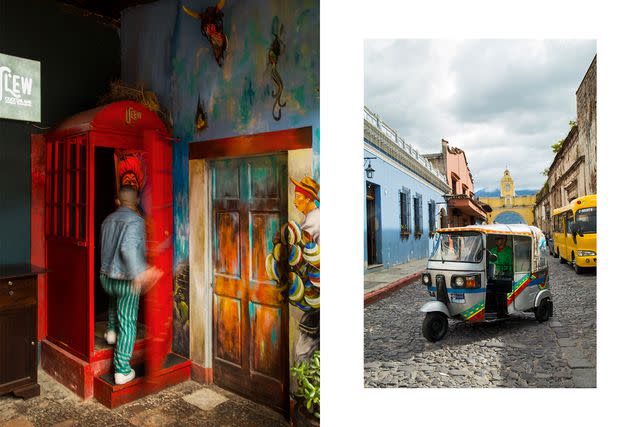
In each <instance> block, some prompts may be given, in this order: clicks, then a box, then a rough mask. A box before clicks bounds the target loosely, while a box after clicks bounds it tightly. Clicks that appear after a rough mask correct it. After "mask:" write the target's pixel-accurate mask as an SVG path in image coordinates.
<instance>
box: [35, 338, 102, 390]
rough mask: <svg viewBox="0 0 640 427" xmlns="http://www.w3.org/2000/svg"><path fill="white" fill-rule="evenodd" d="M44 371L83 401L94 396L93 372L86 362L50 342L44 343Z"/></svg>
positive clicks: (41, 353)
mask: <svg viewBox="0 0 640 427" xmlns="http://www.w3.org/2000/svg"><path fill="white" fill-rule="evenodd" d="M40 363H41V366H42V369H44V370H45V372H47V373H48V374H49V375H51V376H52V377H53V378H55V379H56V380H57V381H58V382H59V383H61V384H62V385H64V386H65V387H67V388H68V389H69V390H71V391H73V392H74V393H75V394H77V395H78V396H80V397H81V398H82V399H89V398H91V397H92V396H93V371H92V369H91V365H90V364H89V363H87V362H85V361H84V360H82V359H80V358H78V357H76V356H74V355H73V354H71V353H69V352H68V351H65V350H64V349H62V348H61V347H58V346H57V345H55V344H53V343H52V342H50V341H48V340H43V341H42V346H41V352H40Z"/></svg>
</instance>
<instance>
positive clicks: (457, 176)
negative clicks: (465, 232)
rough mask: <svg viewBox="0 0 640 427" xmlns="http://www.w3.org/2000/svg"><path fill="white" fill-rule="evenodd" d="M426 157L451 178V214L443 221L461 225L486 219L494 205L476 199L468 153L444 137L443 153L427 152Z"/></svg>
mask: <svg viewBox="0 0 640 427" xmlns="http://www.w3.org/2000/svg"><path fill="white" fill-rule="evenodd" d="M423 157H424V158H425V159H426V160H428V161H429V162H431V164H432V165H433V166H434V167H436V168H437V169H438V170H440V171H441V172H442V173H443V174H444V175H445V176H446V177H447V182H448V183H449V187H451V193H450V194H448V195H445V196H444V197H445V199H446V200H447V213H446V220H445V221H442V222H441V224H443V226H444V224H447V225H448V226H449V227H460V226H465V225H469V224H477V223H482V222H484V221H486V220H487V215H486V213H485V212H489V211H490V209H491V208H490V207H489V206H488V205H486V204H483V203H481V202H480V201H478V200H476V199H475V198H474V193H473V191H474V189H473V176H472V175H471V171H470V170H469V163H468V162H467V156H466V154H465V152H464V151H463V150H461V149H459V148H456V147H449V142H448V141H446V140H444V139H443V140H442V151H441V152H440V153H434V154H423ZM442 215H443V212H441V216H442Z"/></svg>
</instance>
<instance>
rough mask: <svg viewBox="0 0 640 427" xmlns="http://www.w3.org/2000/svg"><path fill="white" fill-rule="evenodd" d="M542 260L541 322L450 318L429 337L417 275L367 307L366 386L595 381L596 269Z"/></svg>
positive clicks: (527, 316) (526, 316)
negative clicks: (545, 316)
mask: <svg viewBox="0 0 640 427" xmlns="http://www.w3.org/2000/svg"><path fill="white" fill-rule="evenodd" d="M547 258H548V263H549V274H550V280H551V286H552V287H551V291H552V294H553V301H554V315H553V317H552V318H551V319H550V320H549V321H548V322H546V323H538V322H537V321H536V320H535V317H534V315H533V313H523V314H515V315H512V316H511V317H510V318H508V319H504V320H499V321H494V322H490V323H476V324H474V323H462V322H459V321H457V320H450V321H449V324H450V329H449V334H448V335H447V336H446V337H445V338H444V339H443V340H442V341H440V342H437V343H430V342H428V341H427V340H426V339H425V338H424V337H423V336H422V333H421V325H422V320H423V318H424V314H423V313H421V312H420V311H419V309H420V307H421V306H422V304H424V302H425V301H426V300H427V298H428V294H427V292H426V290H425V288H424V286H423V285H422V284H421V283H420V282H419V281H416V282H415V283H412V284H411V285H408V286H406V287H405V288H402V289H400V290H398V291H396V292H395V293H393V294H391V295H390V296H389V297H387V298H385V299H383V300H381V301H378V302H376V303H373V304H372V305H370V306H369V307H367V308H365V314H364V316H365V318H364V326H365V332H364V384H365V387H595V386H596V273H595V272H588V273H585V274H582V275H576V273H575V272H574V271H573V270H572V269H571V267H570V266H568V265H566V264H563V265H561V264H559V262H558V259H555V258H551V257H547Z"/></svg>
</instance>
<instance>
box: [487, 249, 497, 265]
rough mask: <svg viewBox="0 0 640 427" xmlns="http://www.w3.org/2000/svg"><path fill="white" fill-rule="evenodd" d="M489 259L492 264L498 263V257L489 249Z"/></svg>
mask: <svg viewBox="0 0 640 427" xmlns="http://www.w3.org/2000/svg"><path fill="white" fill-rule="evenodd" d="M487 258H489V261H491V262H496V261H498V256H497V255H496V254H493V253H491V251H490V250H489V249H487Z"/></svg>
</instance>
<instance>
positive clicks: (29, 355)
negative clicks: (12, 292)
mask: <svg viewBox="0 0 640 427" xmlns="http://www.w3.org/2000/svg"><path fill="white" fill-rule="evenodd" d="M29 280H32V281H34V282H35V281H36V278H35V277H34V278H33V279H29ZM35 288H36V287H35V283H34V285H33V291H34V294H35ZM36 318H37V317H36V306H35V304H33V305H31V306H28V307H18V308H11V307H4V308H0V339H1V340H2V345H1V346H0V394H1V393H4V392H5V391H7V390H11V389H16V388H19V387H20V385H21V384H26V383H29V382H33V381H34V380H35V378H36V369H37V368H36V367H37V363H36V345H35V343H36V341H37V338H36Z"/></svg>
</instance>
